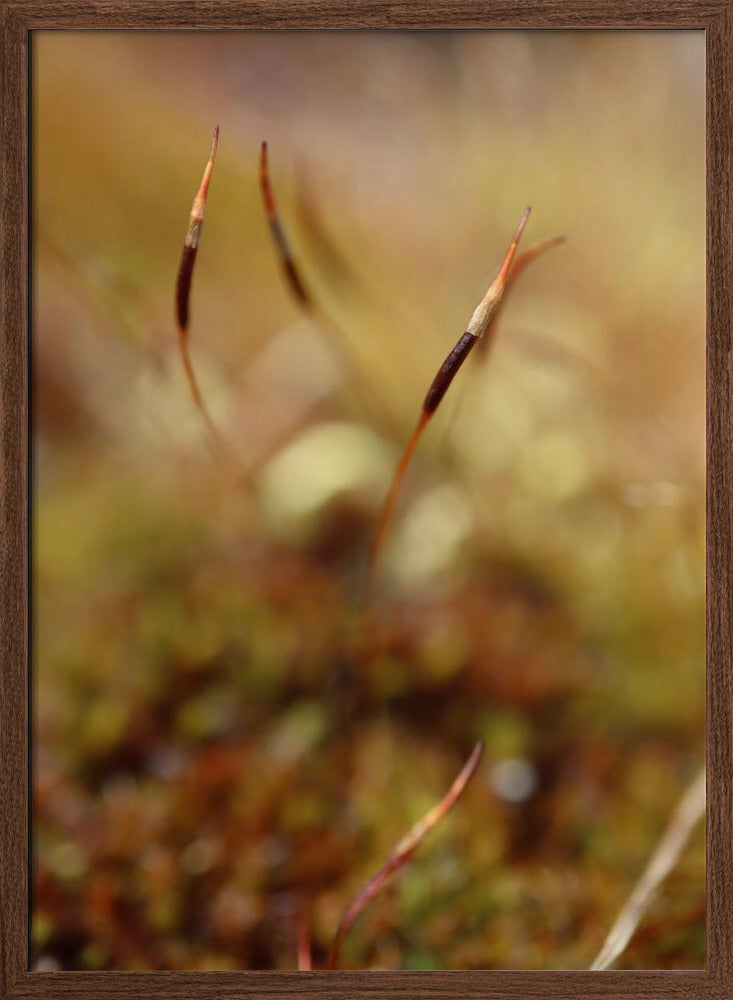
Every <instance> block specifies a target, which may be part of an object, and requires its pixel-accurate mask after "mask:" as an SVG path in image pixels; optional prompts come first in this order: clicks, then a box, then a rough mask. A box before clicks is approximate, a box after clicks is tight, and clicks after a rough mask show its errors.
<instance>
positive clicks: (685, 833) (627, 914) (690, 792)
mask: <svg viewBox="0 0 733 1000" xmlns="http://www.w3.org/2000/svg"><path fill="white" fill-rule="evenodd" d="M704 815H705V768H704V767H703V769H702V770H701V771H700V773H699V774H698V775H697V776H696V777H695V779H694V781H693V782H692V783H691V784H690V786H689V788H688V789H687V791H686V792H685V794H684V795H683V796H682V798H681V799H680V802H679V804H678V806H677V808H676V810H675V812H674V815H673V816H672V819H671V821H670V823H669V826H668V827H667V829H666V831H665V833H664V836H663V837H662V839H661V840H660V841H659V844H658V845H657V849H656V851H655V852H654V854H653V855H652V857H651V860H650V861H649V864H648V865H647V867H646V869H645V871H644V874H643V875H642V876H641V878H640V879H639V881H638V882H637V883H636V887H635V888H634V891H633V892H632V893H631V895H630V896H629V899H628V901H627V903H626V905H625V906H624V907H623V909H622V910H621V912H620V913H619V915H618V917H617V919H616V922H615V924H614V925H613V927H612V928H611V930H610V932H609V934H608V937H607V938H606V940H605V941H604V942H603V947H602V948H601V950H600V951H599V952H598V955H597V956H596V958H595V960H594V962H593V964H592V965H591V971H594V972H598V971H600V970H603V969H608V968H610V967H611V965H612V964H613V963H614V962H615V961H616V959H617V958H618V957H619V955H621V953H622V952H623V951H624V949H625V948H626V945H627V944H628V943H629V941H630V940H631V938H632V936H633V934H634V931H635V930H636V928H637V927H638V926H639V922H640V921H641V918H642V917H643V916H644V914H645V912H646V910H647V909H648V907H649V904H650V903H651V901H652V898H653V896H654V893H655V892H656V890H657V889H658V888H659V886H660V884H661V883H662V882H663V881H664V879H665V878H666V877H667V875H669V873H670V872H671V871H672V869H673V868H674V866H675V864H676V863H677V860H678V858H679V856H680V854H681V853H682V850H683V848H684V846H685V844H686V843H687V840H688V838H689V836H690V834H691V833H692V831H693V829H694V828H695V826H696V824H697V822H698V820H699V819H701V818H702V817H703V816H704Z"/></svg>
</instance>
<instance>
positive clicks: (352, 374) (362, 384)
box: [260, 142, 395, 435]
mask: <svg viewBox="0 0 733 1000" xmlns="http://www.w3.org/2000/svg"><path fill="white" fill-rule="evenodd" d="M260 190H261V192H262V202H263V205H264V208H265V215H266V216H267V222H268V225H269V227H270V233H271V234H272V240H273V243H274V245H275V249H276V251H277V256H278V260H279V261H280V266H281V268H282V272H283V275H284V277H285V281H286V283H287V285H288V287H289V288H290V290H291V292H292V294H293V297H294V298H295V301H296V302H297V304H298V305H299V306H300V307H301V308H302V309H303V311H304V312H305V313H306V314H307V315H309V316H310V317H311V318H312V320H313V321H314V324H315V327H316V329H317V330H318V331H319V332H320V333H321V335H322V336H323V337H324V338H325V339H326V341H327V342H328V346H329V348H330V349H331V350H332V351H333V353H334V355H335V357H336V358H337V360H338V361H339V363H340V364H341V365H342V367H343V369H344V371H345V372H346V373H347V374H348V377H349V381H350V385H351V388H352V391H353V393H354V395H355V396H356V398H357V401H358V404H359V405H360V407H361V408H362V409H363V410H364V412H365V413H366V414H367V415H368V416H369V418H370V420H371V421H372V422H373V423H374V424H375V425H377V426H380V425H381V426H382V428H383V429H384V430H385V431H387V432H388V433H389V434H390V435H392V434H393V433H394V431H395V428H394V426H393V425H392V422H391V421H390V420H389V419H388V418H387V417H386V416H385V413H384V409H383V407H381V406H377V405H375V400H376V399H378V395H377V394H376V392H375V386H374V385H373V384H372V382H371V380H370V379H368V378H366V377H365V375H364V369H363V365H362V363H361V362H360V360H359V359H358V357H356V356H355V352H354V351H353V349H352V347H351V344H350V341H349V338H348V336H347V334H346V333H345V332H344V331H343V330H342V329H341V328H340V326H339V325H338V323H336V322H335V321H334V320H333V319H332V318H331V316H330V315H329V314H328V312H327V311H326V310H325V309H324V307H323V306H322V304H321V303H319V302H318V301H317V300H316V298H315V297H314V295H313V293H312V292H311V290H310V288H309V287H308V285H307V283H306V282H305V280H304V278H303V275H302V273H301V269H300V267H299V266H298V264H297V263H296V258H295V255H294V253H293V251H292V247H291V244H290V240H289V238H288V236H287V233H286V230H285V227H284V225H283V223H282V219H281V217H280V212H279V210H278V207H277V200H276V198H275V193H274V190H273V187H272V182H271V180H270V167H269V159H268V146H267V142H263V143H262V145H261V146H260ZM330 254H331V257H333V250H332V249H331V252H330Z"/></svg>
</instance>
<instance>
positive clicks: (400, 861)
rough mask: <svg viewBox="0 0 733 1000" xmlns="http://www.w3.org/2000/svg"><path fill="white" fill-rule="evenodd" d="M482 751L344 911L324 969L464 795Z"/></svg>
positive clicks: (333, 965)
mask: <svg viewBox="0 0 733 1000" xmlns="http://www.w3.org/2000/svg"><path fill="white" fill-rule="evenodd" d="M483 751H484V744H483V743H482V742H479V743H477V744H476V746H475V747H474V748H473V750H472V751H471V755H470V757H469V758H468V760H467V761H466V763H465V764H464V765H463V767H462V768H461V770H460V771H459V773H458V775H457V776H456V777H455V778H454V780H453V783H452V785H451V786H450V788H449V789H448V791H447V792H446V794H445V795H444V796H443V798H442V799H441V800H440V802H438V803H437V804H436V805H434V806H433V808H432V809H430V811H429V812H427V813H426V814H425V815H424V816H423V818H422V819H421V820H419V821H418V822H417V823H416V824H415V825H414V826H413V827H412V829H411V830H410V832H409V833H408V834H407V835H406V836H405V837H403V838H402V840H401V841H400V842H399V844H398V845H397V846H396V847H395V849H394V850H393V851H392V853H391V854H390V856H389V858H388V859H387V861H386V862H385V864H384V865H382V867H381V868H380V869H379V871H378V872H377V873H376V874H375V875H373V876H372V877H371V878H370V879H369V881H368V882H367V883H366V885H365V886H364V887H363V889H362V890H361V891H360V892H359V893H358V894H357V896H356V897H355V898H354V900H353V902H352V903H351V904H350V905H349V907H348V908H347V909H346V911H345V913H344V915H343V917H342V918H341V921H340V923H339V925H338V929H337V931H336V935H335V937H334V940H333V944H332V945H331V951H330V952H329V955H328V962H327V964H326V968H327V969H335V968H336V965H337V964H338V958H339V953H340V950H341V945H342V944H343V942H344V938H345V937H346V935H347V934H348V933H349V931H350V930H351V928H352V927H353V926H354V924H355V923H356V921H357V920H358V918H359V916H360V915H361V914H362V913H363V912H364V910H365V909H366V907H367V906H368V905H369V903H371V901H372V900H373V899H374V898H375V897H376V896H377V895H378V894H379V892H380V891H381V890H382V888H383V887H384V885H385V884H386V883H387V882H388V881H389V879H390V878H391V877H392V876H393V875H394V874H395V872H397V871H399V870H400V868H402V867H403V866H404V865H406V864H407V862H408V861H409V860H410V858H412V856H413V855H414V853H415V851H416V850H417V849H418V847H419V846H420V844H421V843H422V842H423V840H424V839H425V837H426V835H427V834H428V833H429V832H430V831H431V830H432V829H433V827H434V826H436V825H437V824H438V823H439V822H440V821H441V820H442V819H443V817H444V816H446V815H447V814H448V813H449V812H450V810H451V809H452V808H453V806H454V805H455V804H456V802H457V801H458V799H459V798H460V797H461V795H462V794H463V791H464V789H465V788H466V785H467V784H468V782H469V781H470V780H471V778H472V777H473V775H474V774H475V772H476V768H477V767H478V765H479V762H480V760H481V755H482V754H483Z"/></svg>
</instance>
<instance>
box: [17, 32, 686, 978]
mask: <svg viewBox="0 0 733 1000" xmlns="http://www.w3.org/2000/svg"><path fill="white" fill-rule="evenodd" d="M33 41H34V45H33V146H32V150H33V227H34V228H33V234H34V238H33V280H34V285H33V435H34V436H33V443H34V479H33V490H34V492H33V516H34V528H33V558H34V576H33V581H34V588H33V601H34V610H33V636H34V638H33V668H34V682H33V687H34V782H35V785H34V787H35V804H34V814H33V845H34V865H35V872H34V903H33V949H34V963H35V967H36V968H39V969H54V968H77V969H81V968H83V969H93V968H101V969H107V968H116V969H162V968H184V969H227V968H232V969H240V968H281V969H285V968H294V967H295V961H296V958H295V954H296V951H295V949H296V946H295V941H296V928H297V927H298V926H300V927H301V930H302V928H304V927H305V928H307V930H308V933H309V935H310V937H311V939H312V944H313V955H314V961H315V962H316V964H319V963H322V962H323V959H324V956H325V953H326V950H327V948H328V945H329V943H330V940H331V938H332V937H333V934H334V931H335V928H336V925H337V923H338V920H339V917H340V915H341V913H342V912H343V910H344V908H345V907H346V905H347V904H348V903H349V901H350V900H351V898H352V897H353V895H354V894H355V892H356V891H357V890H358V888H359V887H360V886H361V885H362V884H363V882H364V881H365V880H366V878H367V877H368V876H369V875H371V874H372V873H373V872H374V870H375V869H376V868H378V867H379V865H380V864H381V863H382V862H383V861H384V860H385V858H386V857H387V854H388V853H389V851H390V849H391V848H392V847H393V846H394V844H395V843H396V842H397V841H398V840H399V839H400V837H401V836H402V835H403V833H405V832H406V830H407V829H408V828H409V826H410V825H411V823H413V822H414V821H415V820H416V819H417V818H418V817H419V816H420V815H421V814H422V813H423V812H424V811H425V810H426V809H427V808H428V807H429V806H430V805H432V803H433V802H434V801H436V800H437V798H439V797H440V796H441V795H442V794H443V792H444V791H445V789H446V788H447V786H448V784H449V783H450V781H451V780H452V778H453V776H454V775H455V773H456V772H457V771H458V769H459V768H460V766H461V763H462V761H463V760H464V759H465V757H466V756H467V755H468V753H469V751H470V748H471V746H472V745H473V743H474V741H475V740H477V739H479V738H482V739H484V740H485V741H486V752H485V756H484V759H483V761H482V764H481V767H480V770H479V771H478V773H477V775H476V776H475V778H474V779H473V781H472V783H471V785H470V786H469V788H468V789H467V791H466V793H465V795H464V797H463V798H462V799H461V800H460V802H459V803H458V805H457V806H456V808H455V809H454V810H453V812H452V813H451V814H450V815H449V816H448V817H447V819H446V820H445V821H444V822H443V823H442V824H441V825H440V827H439V828H437V829H436V830H435V831H433V833H432V834H431V835H430V837H429V839H427V840H426V841H425V842H424V844H423V845H422V847H421V849H420V851H419V852H418V854H417V856H416V857H415V859H414V861H413V862H412V864H411V865H410V866H409V867H407V868H406V869H404V870H403V871H402V872H401V873H400V875H399V876H398V878H397V879H396V880H395V882H394V883H393V884H392V885H391V886H390V887H389V889H387V890H386V891H385V892H384V894H383V895H382V896H381V897H380V898H379V899H378V900H377V902H376V903H374V904H373V906H372V907H370V909H369V910H368V911H367V912H366V913H365V914H364V915H363V916H362V918H361V920H360V921H359V923H358V924H357V925H356V927H355V928H354V930H353V932H352V934H351V935H350V936H349V938H348V939H347V941H346V944H345V945H344V949H343V953H342V962H341V964H342V966H343V967H346V968H388V969H399V968H408V969H433V968H447V969H474V968H517V969H574V968H584V967H585V968H587V967H588V965H589V963H590V962H591V960H592V958H593V956H594V954H595V952H596V951H597V949H598V947H599V945H600V943H601V941H602V940H603V938H604V937H605V935H606V933H607V931H608V930H609V928H610V926H611V924H612V922H613V919H614V917H615V915H616V913H617V912H618V910H619V908H620V907H621V905H622V904H623V902H624V901H625V900H626V898H627V897H628V894H629V893H630V891H631V889H632V887H633V885H634V884H635V882H636V880H637V879H638V877H639V875H640V873H641V871H642V869H643V867H644V865H645V864H646V861H647V859H648V857H649V855H650V853H651V852H652V850H653V848H654V846H655V845H656V844H657V842H658V840H659V837H660V835H661V832H662V831H663V829H664V828H665V825H666V823H667V822H668V819H669V817H670V815H671V813H672V811H673V810H674V807H675V804H676V803H677V801H678V800H679V798H680V795H681V794H682V792H683V790H684V788H685V787H686V785H687V783H688V782H689V780H690V778H691V777H692V775H693V774H694V773H695V772H696V771H697V770H698V769H699V767H700V766H701V764H702V762H703V759H704V722H705V718H704V691H705V653H704V650H705V642H704V610H705V589H704V565H705V550H704V528H705V523H704V495H705V491H704V483H705V458H704V426H705V423H704V422H705V413H704V399H705V396H704V393H705V389H704V385H705V228H704V226H705V223H704V204H705V191H704V169H705V148H704V146H705V136H704V128H705V125H704V36H703V34H702V33H701V32H700V33H683V32H675V33H663V32H649V33H642V32H627V33H616V32H572V33H558V32H553V33H542V32H499V33H484V32H465V33H460V32H457V33H423V34H420V33H378V32H367V33H353V34H350V33H222V34H204V33H179V34H174V33H161V34H145V33H132V32H131V33H122V32H121V33H66V32H57V33H41V34H34V39H33ZM216 122H219V123H220V124H221V139H220V146H219V159H218V162H217V165H216V170H215V173H214V177H213V181H212V184H211V189H210V195H209V202H208V207H207V217H206V222H205V226H204V232H203V239H202V244H201V250H200V253H199V258H198V263H197V270H196V274H195V278H194V288H193V294H192V327H191V345H192V353H193V357H194V363H195V365H196V367H197V370H198V373H199V378H200V381H201V384H202V387H203V391H204V395H205V396H206V398H207V400H208V403H209V407H210V409H211V411H212V414H213V416H214V419H215V420H216V422H217V425H218V427H219V429H220V431H221V433H222V435H223V437H224V439H225V440H226V442H227V448H226V452H225V454H224V455H223V456H222V454H221V453H218V454H212V451H211V449H210V448H209V447H208V446H207V438H206V432H205V428H204V426H203V425H202V422H201V419H200V417H199V415H198V414H197V412H196V410H195V409H194V407H193V406H192V404H191V400H190V397H189V394H188V391H187V388H186V383H185V381H184V378H183V374H182V369H181V364H180V360H179V357H178V353H177V342H176V332H175V326H174V320H173V292H174V283H175V276H176V271H177V267H178V261H179V256H180V251H181V246H182V240H183V235H184V233H185V229H186V224H187V219H188V213H189V211H190V206H191V200H192V198H193V195H194V192H195V190H196V187H197V185H198V182H199V179H200V176H201V172H202V170H203V167H204V163H205V161H206V156H207V153H208V148H209V142H210V136H211V130H212V128H213V125H214V124H215V123H216ZM265 138H266V139H268V140H269V143H270V162H271V171H272V177H273V184H274V186H275V189H276V192H277V194H278V196H279V201H280V208H281V212H282V215H283V220H284V223H285V225H286V227H287V229H288V230H289V232H290V234H291V237H292V242H293V245H294V248H295V250H296V254H297V257H298V259H299V261H300V262H301V266H302V270H303V274H304V276H305V278H306V280H307V281H308V283H309V285H310V287H311V288H312V289H313V291H314V295H315V297H316V300H317V302H318V303H319V307H320V309H321V311H322V314H323V315H326V316H327V317H328V322H322V321H320V320H319V319H318V317H313V316H310V317H309V316H307V315H304V314H303V313H302V311H300V310H299V309H298V306H297V303H295V302H294V300H293V298H292V296H291V295H290V293H289V291H288V288H287V287H286V285H285V284H284V282H283V279H282V275H281V272H280V269H279V266H278V262H277V258H276V255H275V252H274V248H273V245H272V242H271V239H270V236H269V232H268V230H267V226H266V222H265V219H264V216H263V212H262V208H261V204H260V195H259V189H258V179H257V156H258V150H259V144H260V141H261V140H262V139H265ZM526 204H531V205H532V206H533V214H532V217H531V219H530V222H529V225H528V228H527V231H526V234H525V237H524V244H525V245H527V246H528V245H530V244H531V243H532V242H534V241H536V240H539V239H544V238H547V237H550V236H554V235H556V234H558V233H564V234H566V235H567V237H568V242H567V244H566V245H565V246H563V247H562V248H560V249H556V250H553V251H552V253H551V254H548V255H547V256H546V257H543V258H541V259H540V260H539V261H537V262H536V263H535V264H533V266H532V268H531V269H530V270H528V271H527V272H526V274H525V275H523V277H522V279H521V281H520V282H518V283H517V285H516V286H515V288H514V289H513V292H512V295H511V299H510V300H509V301H508V302H507V306H506V309H505V310H504V312H503V314H502V317H501V321H500V324H499V328H498V330H497V334H496V342H495V343H494V345H493V347H492V349H491V350H490V351H489V353H488V355H487V356H486V358H485V359H483V360H482V359H477V358H476V357H475V356H471V358H470V359H469V361H468V362H467V364H466V366H465V367H464V369H463V370H462V371H461V372H460V374H459V376H458V378H457V379H456V381H455V383H454V385H453V387H452V389H451V391H450V393H449V395H448V396H447V397H446V400H445V403H444V405H443V407H442V408H441V410H440V411H439V413H438V415H437V416H436V418H435V420H434V422H433V423H432V424H431V425H430V427H429V429H428V432H427V433H426V435H425V438H424V440H423V442H422V443H421V446H420V449H419V451H418V453H417V456H416V459H415V462H414V465H413V467H412V469H411V471H410V474H409V476H408V479H407V482H406V484H405V490H404V493H403V495H402V497H401V501H400V505H399V508H398V513H397V517H396V520H395V524H394V530H393V532H392V534H391V536H390V540H389V545H388V551H387V553H386V558H385V562H384V565H383V567H382V570H381V573H380V579H379V588H378V589H379V593H378V596H377V600H376V601H375V603H374V605H373V607H372V608H371V612H370V615H369V616H368V617H366V616H365V614H364V609H363V605H362V596H363V588H364V570H365V556H366V551H367V547H368V544H369V539H370V536H371V531H372V529H373V525H374V521H375V518H376V516H377V512H378V510H379V506H380V503H381V500H382V498H383V496H384V494H385V491H386V488H387V485H388V482H389V477H390V473H391V470H392V468H393V466H394V463H395V460H396V458H397V456H398V455H399V452H400V450H401V447H402V446H403V444H404V442H405V440H406V438H407V436H408V434H409V432H410V431H411V429H412V427H413V425H414V422H415V420H416V417H417V414H418V411H419V406H420V403H421V401H422V398H423V395H424V393H425V390H426V388H427V386H428V384H429V382H430V380H431V379H432V376H433V374H434V372H435V370H436V368H437V366H438V365H439V364H440V362H441V361H442V360H443V358H444V356H445V354H446V353H447V351H448V350H449V349H450V348H451V347H452V346H453V344H454V342H455V340H456V339H457V337H458V336H459V335H460V333H461V331H462V330H463V329H464V327H465V324H466V322H467V320H468V317H469V316H470V315H471V312H472V311H473V308H474V306H475V305H476V303H477V302H478V300H479V298H480V297H481V296H482V295H483V293H484V291H485V289H486V287H487V285H488V283H489V281H490V280H491V278H492V276H493V273H494V270H495V268H496V267H497V265H498V263H499V261H500V259H501V257H502V255H503V253H504V249H505V247H506V244H507V242H508V239H509V236H510V234H511V232H512V230H513V228H514V226H515V225H516V222H517V220H518V218H519V215H520V214H521V212H522V210H523V208H524V206H525V205H526ZM704 850H705V842H704V828H703V826H702V824H701V825H700V826H699V828H698V829H697V830H696V831H695V834H694V836H693V838H692V840H691V842H690V843H689V845H688V847H687V848H686V850H685V851H684V853H683V855H682V857H681V859H680V861H679V864H678V865H677V866H676V868H675V870H674V872H673V874H672V875H671V877H670V878H669V879H668V880H667V882H666V883H665V885H664V887H663V889H662V891H661V893H660V894H659V896H658V897H657V899H656V901H655V903H654V905H653V906H652V908H651V909H650V911H649V913H648V914H647V915H646V917H645V919H644V921H643V922H642V925H641V927H640V928H639V930H638V932H637V934H636V936H635V938H634V940H633V941H632V942H631V944H630V946H629V948H628V950H627V951H626V953H625V954H624V955H623V956H622V959H621V960H620V962H619V965H620V966H621V967H624V968H645V967H646V968H701V967H703V966H704V962H705V957H704V954H705V952H704V949H705V904H704V885H705V872H704Z"/></svg>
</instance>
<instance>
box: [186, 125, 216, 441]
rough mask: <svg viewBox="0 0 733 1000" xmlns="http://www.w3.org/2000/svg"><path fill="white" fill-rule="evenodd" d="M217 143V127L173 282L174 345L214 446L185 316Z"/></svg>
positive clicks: (213, 431) (212, 425)
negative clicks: (176, 337)
mask: <svg viewBox="0 0 733 1000" xmlns="http://www.w3.org/2000/svg"><path fill="white" fill-rule="evenodd" d="M218 144H219V126H218V125H217V126H216V127H215V129H214V136H213V138H212V140H211V151H210V153H209V159H208V161H207V163H206V167H205V168H204V174H203V177H202V178H201V183H200V185H199V188H198V191H197V192H196V197H195V198H194V200H193V205H192V206H191V215H190V217H189V220H188V229H187V230H186V237H185V239H184V241H183V252H182V254H181V263H180V266H179V268H178V279H177V281H176V322H177V325H178V344H179V347H180V351H181V361H182V362H183V370H184V372H185V373H186V380H187V381H188V387H189V389H190V391H191V397H192V399H193V402H194V405H195V406H196V409H197V410H198V411H199V413H200V414H201V416H202V418H203V420H204V422H205V424H206V426H207V429H208V430H209V432H210V434H211V435H212V437H213V439H214V440H216V441H217V443H219V441H220V437H219V431H218V430H217V428H216V425H215V424H214V422H213V420H212V419H211V415H210V414H209V411H208V408H207V406H206V403H205V402H204V398H203V396H202V394H201V389H200V387H199V384H198V379H197V378H196V372H195V370H194V367H193V362H192V360H191V353H190V349H189V314H190V299H191V282H192V279H193V268H194V264H195V262H196V254H197V253H198V248H199V242H200V240H201V230H202V228H203V223H204V212H205V209H206V196H207V194H208V192H209V184H210V182H211V175H212V173H213V170H214V161H215V160H216V150H217V146H218Z"/></svg>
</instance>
